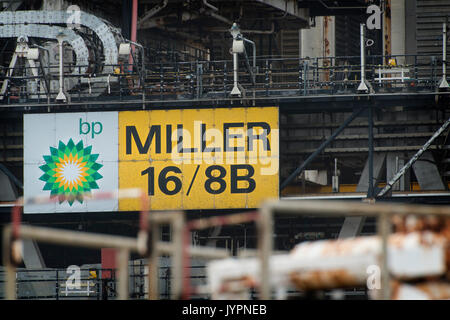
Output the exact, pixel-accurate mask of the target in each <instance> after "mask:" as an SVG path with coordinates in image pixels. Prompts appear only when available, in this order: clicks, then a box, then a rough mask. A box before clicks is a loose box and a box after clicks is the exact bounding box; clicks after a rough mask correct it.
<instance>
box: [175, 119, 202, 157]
mask: <svg viewBox="0 0 450 320" xmlns="http://www.w3.org/2000/svg"><path fill="white" fill-rule="evenodd" d="M177 136H178V142H177V150H178V153H194V152H197V148H183V125H182V124H178V125H177ZM190 142H191V141H189V143H190Z"/></svg>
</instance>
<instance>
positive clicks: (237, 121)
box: [119, 107, 279, 211]
mask: <svg viewBox="0 0 450 320" xmlns="http://www.w3.org/2000/svg"><path fill="white" fill-rule="evenodd" d="M278 117H279V116H278V108H277V107H264V108H259V107H248V108H208V109H183V110H151V111H125V112H119V187H120V188H141V189H142V190H145V191H146V192H147V193H148V194H149V197H150V209H152V210H172V209H213V208H214V209H220V208H257V207H259V205H260V204H261V202H262V201H264V200H265V199H267V198H278V194H279V173H278V168H279V145H278V144H279V137H278V129H279V119H278ZM264 128H266V131H263V130H264ZM177 129H178V130H177ZM267 129H270V132H268V130H267ZM226 132H228V134H226ZM181 136H182V140H181ZM226 145H227V146H228V149H232V150H225V147H226ZM235 148H237V149H236V150H234V149H235ZM213 149H214V150H213ZM180 151H182V152H180ZM140 204H141V203H140V200H138V199H121V200H120V201H119V210H121V211H135V210H139V209H140Z"/></svg>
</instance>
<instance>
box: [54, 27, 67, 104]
mask: <svg viewBox="0 0 450 320" xmlns="http://www.w3.org/2000/svg"><path fill="white" fill-rule="evenodd" d="M56 38H57V39H58V45H59V92H58V95H57V96H56V101H63V102H66V101H67V97H66V95H65V93H64V61H63V57H64V56H63V53H64V52H63V51H64V50H63V48H64V34H63V33H60V34H58V35H57V36H56Z"/></svg>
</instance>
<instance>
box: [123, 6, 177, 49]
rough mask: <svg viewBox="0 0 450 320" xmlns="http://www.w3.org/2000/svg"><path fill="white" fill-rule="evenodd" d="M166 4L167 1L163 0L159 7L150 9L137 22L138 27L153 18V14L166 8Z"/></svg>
mask: <svg viewBox="0 0 450 320" xmlns="http://www.w3.org/2000/svg"><path fill="white" fill-rule="evenodd" d="M134 1H136V0H133V9H134ZM168 3H169V0H164V2H163V3H162V4H161V5H157V6H155V7H154V8H152V9H151V10H150V11H148V12H147V13H146V14H145V15H144V16H143V17H142V18H141V19H139V21H138V22H137V24H138V25H139V26H140V25H142V24H143V23H144V22H145V21H146V20H147V19H149V18H151V17H153V16H154V15H155V14H157V13H158V12H160V11H161V10H162V9H164V8H165V7H166V6H167V4H168ZM136 16H137V15H136ZM136 18H137V17H136ZM131 40H133V38H132V39H131ZM133 41H136V39H135V40H133Z"/></svg>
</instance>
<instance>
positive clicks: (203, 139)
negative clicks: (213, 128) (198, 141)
mask: <svg viewBox="0 0 450 320" xmlns="http://www.w3.org/2000/svg"><path fill="white" fill-rule="evenodd" d="M200 134H201V136H202V152H220V148H219V147H213V148H211V147H207V146H206V124H204V123H202V127H201V131H200ZM215 142H216V138H215V137H214V143H215Z"/></svg>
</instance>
